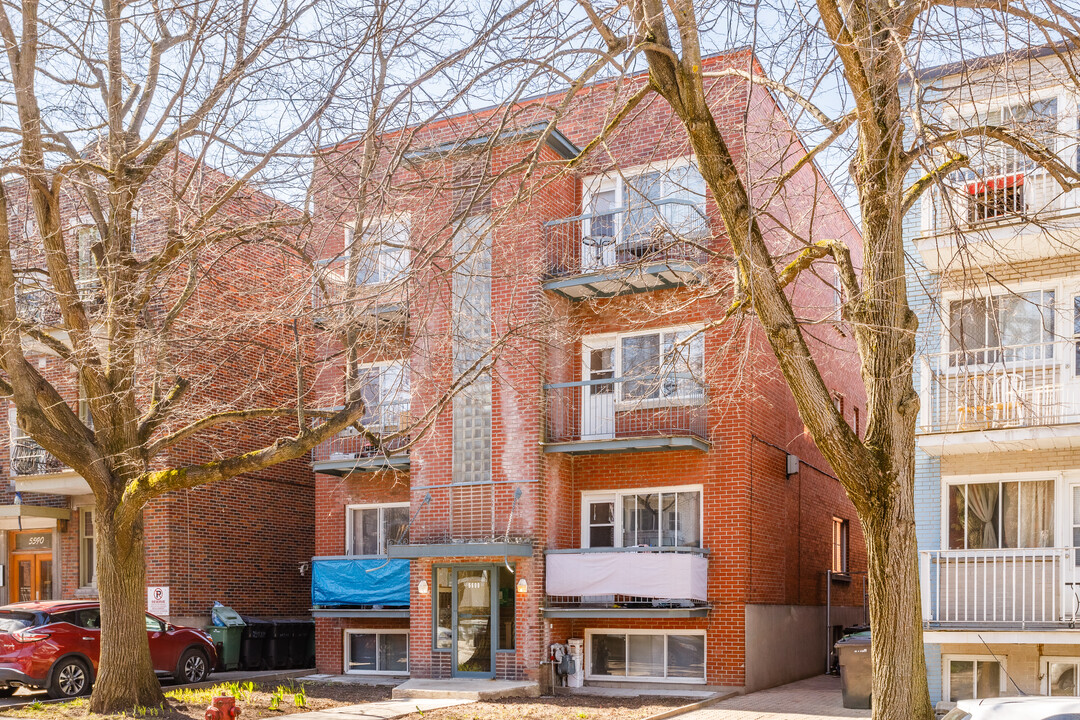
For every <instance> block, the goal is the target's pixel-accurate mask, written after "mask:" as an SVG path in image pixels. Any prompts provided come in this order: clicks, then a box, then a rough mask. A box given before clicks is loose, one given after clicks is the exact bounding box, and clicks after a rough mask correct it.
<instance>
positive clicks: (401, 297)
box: [311, 257, 409, 331]
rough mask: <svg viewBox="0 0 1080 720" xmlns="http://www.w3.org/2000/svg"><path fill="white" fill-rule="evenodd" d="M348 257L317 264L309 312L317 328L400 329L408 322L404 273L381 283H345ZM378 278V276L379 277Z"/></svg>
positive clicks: (401, 272)
mask: <svg viewBox="0 0 1080 720" xmlns="http://www.w3.org/2000/svg"><path fill="white" fill-rule="evenodd" d="M347 266H348V257H339V258H333V259H331V260H324V261H320V262H319V263H318V266H317V267H318V269H317V271H316V277H315V283H314V285H313V287H312V291H311V309H312V313H313V317H314V322H315V323H316V324H318V325H323V326H327V325H336V324H345V323H352V324H353V325H355V326H360V327H361V328H362V329H366V330H370V331H375V330H378V329H380V328H394V327H401V326H403V325H404V324H405V323H406V322H407V321H408V319H409V310H408V304H407V303H406V301H405V287H404V282H403V281H404V280H405V278H406V277H407V275H406V274H405V271H404V270H402V271H400V272H399V273H398V274H397V275H395V276H394V277H393V279H391V280H387V281H384V282H360V283H349V282H346V278H347V277H348V275H347V273H348V270H347ZM380 277H381V276H380Z"/></svg>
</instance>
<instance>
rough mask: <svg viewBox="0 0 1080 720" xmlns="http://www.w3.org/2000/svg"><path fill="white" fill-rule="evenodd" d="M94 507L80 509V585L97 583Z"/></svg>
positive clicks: (94, 584) (86, 585) (85, 585)
mask: <svg viewBox="0 0 1080 720" xmlns="http://www.w3.org/2000/svg"><path fill="white" fill-rule="evenodd" d="M94 550H95V548H94V509H93V508H90V507H84V508H80V509H79V586H80V587H88V586H96V585H97V562H96V556H95V554H94Z"/></svg>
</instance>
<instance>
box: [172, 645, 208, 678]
mask: <svg viewBox="0 0 1080 720" xmlns="http://www.w3.org/2000/svg"><path fill="white" fill-rule="evenodd" d="M176 670H177V672H176V677H177V679H178V680H180V682H182V683H187V684H190V683H200V682H202V681H203V680H205V679H206V676H207V675H209V674H210V662H209V661H208V660H207V659H206V653H204V652H203V651H202V650H199V649H198V648H188V649H187V650H185V651H184V654H183V655H181V656H180V662H179V664H178V665H177V668H176Z"/></svg>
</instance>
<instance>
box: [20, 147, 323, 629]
mask: <svg viewBox="0 0 1080 720" xmlns="http://www.w3.org/2000/svg"><path fill="white" fill-rule="evenodd" d="M193 164H194V161H193V160H191V159H190V158H188V157H186V156H181V157H180V158H178V160H177V162H176V163H174V164H171V165H170V166H171V167H172V169H173V170H176V169H177V168H179V170H177V171H178V172H181V173H184V172H187V171H189V170H191V168H192V166H193ZM185 177H186V176H185ZM230 181H231V178H228V177H227V176H224V175H222V174H220V173H217V172H215V171H213V170H211V169H209V168H201V169H199V168H197V169H196V172H195V174H194V176H193V179H192V182H191V183H190V185H189V189H188V195H187V196H185V198H183V201H184V202H187V203H189V205H187V207H188V208H195V207H197V206H198V204H199V202H201V201H202V200H204V199H205V197H206V196H207V195H209V194H212V193H213V192H215V191H216V190H217V189H219V188H220V187H222V186H223V185H224V184H226V183H228V182H230ZM6 190H7V196H8V205H9V212H10V213H11V215H10V223H11V230H12V236H13V238H14V240H13V243H14V245H15V248H16V249H15V258H16V266H17V267H16V269H17V271H19V270H21V269H22V266H24V265H25V266H27V267H30V268H33V267H41V266H42V263H40V262H34V258H35V257H37V256H38V255H39V253H40V248H41V242H40V239H39V238H37V237H36V235H35V233H36V225H35V220H34V217H33V212H32V208H31V207H30V205H29V204H28V202H27V200H26V197H25V194H24V188H23V187H22V186H21V185H18V184H15V183H10V182H9V183H8V184H7V186H6ZM171 192H172V185H171V184H170V183H169V182H168V179H167V178H166V179H165V180H163V181H162V182H161V183H160V184H157V185H155V184H154V183H150V184H148V186H147V188H146V190H145V193H144V200H143V203H142V206H141V208H140V212H139V218H138V222H137V223H136V227H135V231H134V232H135V238H134V239H133V248H134V254H135V257H136V259H137V260H140V261H145V260H146V258H148V257H150V256H151V255H152V254H153V253H154V252H155V251H156V250H159V249H160V248H161V247H162V246H163V244H164V240H165V237H166V232H167V229H168V228H170V227H175V225H174V224H173V223H175V221H176V215H175V213H176V204H177V203H175V202H173V201H174V200H175V198H173V197H172V195H171ZM63 203H64V206H63V210H64V216H65V217H66V218H69V219H71V220H74V219H76V218H80V217H82V218H85V220H86V222H85V223H84V224H77V223H76V224H74V225H73V226H71V227H68V228H66V238H67V240H68V242H69V243H70V245H71V248H70V253H71V255H70V257H72V258H73V259H77V263H76V262H74V261H73V265H75V268H74V271H75V272H76V274H77V277H76V280H77V282H78V286H79V290H80V292H81V293H82V294H83V299H84V303H85V304H86V307H87V308H88V310H89V312H90V314H91V317H92V318H94V317H100V316H99V315H95V314H96V313H98V312H99V311H100V310H101V308H102V303H101V301H100V297H101V295H100V288H101V280H100V279H99V277H98V275H97V273H96V270H95V266H94V261H93V259H92V255H91V253H90V248H91V246H92V244H93V243H94V242H95V241H96V239H97V232H98V230H97V227H96V226H95V225H94V224H93V222H92V220H91V218H90V215H89V213H88V211H86V213H85V214H83V215H80V213H79V211H78V208H79V207H80V198H79V196H78V195H77V194H76V193H73V192H71V193H68V194H66V195H65V196H64V200H63ZM295 216H297V213H296V211H295V210H294V209H292V208H291V207H289V206H287V205H285V204H283V203H281V202H279V201H277V200H275V199H273V198H271V197H269V196H268V195H265V194H263V193H260V192H257V191H255V190H253V189H245V190H244V191H242V192H241V193H239V194H238V195H237V196H236V197H235V198H233V199H231V200H229V201H227V203H226V205H225V207H224V209H223V211H222V212H221V214H220V215H219V216H218V222H217V223H215V224H213V225H212V226H211V227H209V228H208V231H209V232H214V231H216V230H220V229H221V228H223V227H238V226H240V227H242V226H244V225H245V224H249V223H251V222H252V221H253V220H255V219H273V218H278V219H285V218H287V217H295ZM211 256H213V257H215V258H216V263H210V265H209V267H208V269H207V270H206V272H204V274H203V276H202V278H201V279H202V281H203V282H202V283H200V284H199V285H198V287H197V289H196V290H195V291H194V293H193V295H192V297H191V300H190V303H189V306H188V309H187V310H185V311H184V312H183V313H182V314H181V315H180V316H179V319H178V321H177V323H178V326H179V329H180V331H179V332H178V333H177V337H176V338H175V339H174V340H173V341H172V343H171V348H170V352H171V354H170V357H169V359H168V362H169V365H168V366H169V368H170V369H171V370H173V371H174V372H175V373H176V376H177V377H186V378H187V379H189V380H190V382H191V390H190V393H191V394H190V395H188V396H187V397H186V398H185V402H188V403H190V406H191V407H192V408H193V412H213V411H214V408H216V409H219V410H220V409H226V408H229V407H233V405H232V403H234V402H237V401H239V402H249V403H253V404H255V403H257V404H258V406H261V407H267V406H273V405H275V404H279V403H282V402H286V401H288V399H289V397H290V396H289V395H288V394H287V393H289V392H294V391H295V370H294V369H293V368H292V366H291V365H290V364H289V362H288V361H286V362H284V363H283V362H281V355H282V354H281V352H280V351H279V349H277V348H289V350H288V351H287V352H286V353H285V354H286V355H292V350H291V348H292V345H291V342H292V328H291V326H289V325H288V323H287V322H286V321H287V320H288V318H287V317H283V319H282V322H281V324H280V327H279V326H277V325H276V324H275V323H273V322H268V323H266V324H265V325H264V326H262V328H261V332H262V337H261V338H259V339H260V340H262V341H264V342H261V343H250V342H245V341H244V340H243V339H242V338H238V337H231V336H230V332H234V331H235V332H249V331H252V330H253V324H252V323H250V322H248V323H244V322H241V320H240V319H241V317H242V316H243V314H247V316H248V317H251V316H255V315H256V314H257V309H258V308H259V307H262V306H264V305H267V306H273V304H274V303H279V302H282V295H281V289H282V288H284V287H287V286H288V285H289V283H288V282H286V279H287V277H288V275H289V272H290V270H289V266H288V264H287V262H285V261H284V260H283V256H281V255H280V254H278V253H276V252H274V251H272V250H269V251H268V250H267V249H266V245H261V244H260V243H250V244H247V245H246V246H241V247H240V248H239V249H237V248H235V247H230V248H229V249H228V250H226V251H223V252H219V251H217V250H215V249H213V248H208V249H207V250H206V253H205V254H204V256H203V257H204V259H209V258H210V257H211ZM19 277H20V278H21V281H20V286H19V289H18V291H17V295H16V305H17V309H18V313H19V316H20V318H21V319H23V320H26V321H27V322H32V323H35V324H37V325H38V326H39V327H41V328H44V329H45V330H46V331H49V332H51V333H53V334H54V335H56V336H57V337H61V338H62V337H63V330H62V329H61V328H60V315H59V305H58V303H57V300H56V297H55V295H54V293H53V291H52V288H51V284H50V283H49V281H48V278H47V276H46V275H45V274H44V273H43V272H42V271H30V272H22V273H21V274H20V275H19ZM167 277H170V278H171V279H170V280H167V281H165V282H164V283H163V285H162V287H161V289H160V291H159V292H157V293H155V297H159V298H160V299H159V300H156V301H155V304H153V305H152V307H151V310H150V312H152V313H163V312H164V310H165V309H167V308H168V307H170V306H169V305H168V304H167V303H168V302H169V301H170V300H171V299H175V297H176V296H177V295H178V294H179V293H180V290H181V289H183V288H184V284H185V282H186V281H187V273H186V271H185V272H183V273H181V274H175V273H174V274H171V275H167ZM222 278H226V279H227V282H222ZM282 307H285V305H282ZM282 312H286V311H285V310H282ZM50 328H52V329H51V330H50ZM234 341H235V342H234ZM29 347H30V348H32V350H31V353H30V359H31V361H32V362H33V363H34V364H35V366H36V368H37V370H38V371H39V372H40V373H41V374H42V375H43V376H44V377H45V378H46V379H47V380H49V382H51V383H52V384H53V385H54V386H55V387H56V388H57V389H58V391H59V392H60V393H61V395H62V396H63V397H64V398H65V399H66V400H67V401H68V402H69V403H70V404H71V406H72V408H76V409H77V410H78V412H79V416H80V417H81V418H82V419H83V421H84V422H86V423H88V424H90V426H91V427H92V418H91V417H90V416H89V413H88V411H87V408H86V404H85V403H84V402H82V401H81V400H80V391H79V387H78V382H77V378H76V376H75V373H74V371H73V370H72V368H71V366H70V365H68V364H67V363H65V362H64V361H62V360H61V359H60V358H59V357H58V356H57V355H56V354H55V353H53V352H51V351H48V350H47V348H46V347H45V346H44V345H41V344H39V343H38V344H30V345H29ZM140 374H142V373H140ZM145 375H149V372H147V373H145ZM260 376H261V377H263V378H265V379H266V380H271V379H273V380H274V382H264V383H261V384H260V383H257V382H255V381H254V380H253V378H257V377H260ZM280 388H286V390H285V391H284V393H286V394H284V395H283V394H282V391H281V390H280ZM293 397H294V396H293ZM293 402H295V401H293ZM0 406H2V409H0V412H3V413H4V417H5V418H6V419H7V422H6V423H3V424H2V428H0V432H2V433H3V434H4V437H3V438H2V440H0V467H2V468H3V472H4V473H5V474H6V482H4V483H3V487H2V488H0V530H2V531H3V532H0V564H2V565H3V566H4V568H5V572H3V573H2V574H0V580H2V581H3V586H0V599H2V601H3V603H4V604H6V603H8V602H18V601H26V600H47V599H71V598H96V597H97V583H96V578H95V553H96V547H95V538H94V527H93V517H94V512H95V507H94V496H93V495H92V494H91V490H90V487H89V485H88V484H87V481H86V480H85V479H84V478H83V477H81V476H80V475H79V474H78V473H77V472H76V471H74V470H73V469H72V468H70V467H67V466H66V465H64V463H63V462H61V461H60V460H58V459H57V458H56V457H54V456H53V455H51V454H50V453H49V452H47V451H46V450H45V449H43V448H42V447H41V446H40V445H38V444H37V443H36V442H34V440H33V439H32V438H30V437H29V436H27V435H26V434H25V433H24V432H22V431H21V430H20V429H19V427H18V425H17V424H16V411H15V406H14V403H13V402H11V401H9V400H7V399H3V400H0ZM179 417H181V418H183V417H184V415H183V414H182V413H181V414H180V415H179ZM170 427H171V426H167V427H166V429H170ZM293 428H295V420H294V421H293ZM291 432H292V433H293V434H294V433H295V430H292V431H291ZM286 434H290V428H289V427H288V424H287V423H286V424H285V425H284V426H281V425H279V424H278V423H276V422H275V421H265V422H263V421H260V422H259V423H258V424H257V426H255V427H252V426H250V425H249V426H247V427H245V428H242V429H224V430H222V431H221V432H215V433H211V434H208V435H204V436H202V437H194V438H192V439H191V440H189V441H185V442H181V443H179V444H177V445H175V446H173V447H172V448H170V449H168V450H167V451H165V452H164V453H163V454H162V456H161V457H160V459H159V460H158V462H160V463H162V464H163V465H165V464H168V465H170V466H184V465H189V464H193V463H200V462H206V461H209V460H211V459H214V458H215V457H220V455H221V454H222V453H228V452H230V451H233V450H237V449H254V448H255V447H259V446H260V445H259V444H260V443H261V444H267V443H270V442H272V441H273V440H274V439H276V438H277V437H281V436H284V435H286ZM313 508H314V477H313V474H312V472H311V469H310V467H309V466H308V463H307V462H306V461H300V460H298V461H293V462H289V463H284V464H282V465H279V466H277V467H274V468H271V469H269V470H266V471H264V472H260V473H254V474H250V475H244V476H240V477H237V478H235V479H233V480H230V481H227V482H222V483H218V484H215V485H212V486H204V487H200V488H195V489H193V490H190V491H185V492H179V493H170V494H167V495H164V496H162V497H160V498H157V499H155V500H153V501H152V502H151V503H150V504H149V505H148V506H147V508H146V509H145V511H144V523H145V534H146V566H147V585H148V587H147V600H148V606H149V609H151V610H152V611H154V612H156V613H158V614H161V615H164V616H166V617H167V618H169V619H171V620H173V621H175V622H179V623H190V624H197V625H200V626H201V625H203V624H206V623H207V622H208V621H209V617H210V607H211V606H212V604H213V603H214V602H215V601H218V602H221V603H223V604H226V605H230V606H233V607H235V608H236V609H237V610H238V611H240V612H242V613H245V614H250V615H255V616H270V617H275V616H276V617H295V616H307V615H309V607H310V602H309V598H308V594H309V592H310V578H309V576H308V575H307V574H306V568H307V562H308V561H309V559H310V557H311V554H312V551H313V548H314V537H313V533H312V530H311V526H310V523H309V522H308V521H307V517H308V516H309V515H310V513H311V512H312V511H313Z"/></svg>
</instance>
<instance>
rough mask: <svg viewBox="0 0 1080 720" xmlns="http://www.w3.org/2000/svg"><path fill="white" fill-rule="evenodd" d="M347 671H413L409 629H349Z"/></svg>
mask: <svg viewBox="0 0 1080 720" xmlns="http://www.w3.org/2000/svg"><path fill="white" fill-rule="evenodd" d="M345 672H346V673H347V674H349V675H360V674H373V675H405V674H407V673H408V672H409V631H408V630H346V631H345Z"/></svg>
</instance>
